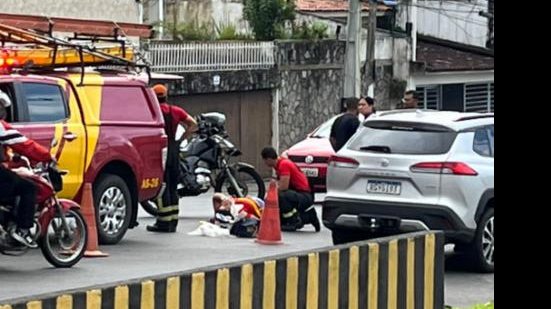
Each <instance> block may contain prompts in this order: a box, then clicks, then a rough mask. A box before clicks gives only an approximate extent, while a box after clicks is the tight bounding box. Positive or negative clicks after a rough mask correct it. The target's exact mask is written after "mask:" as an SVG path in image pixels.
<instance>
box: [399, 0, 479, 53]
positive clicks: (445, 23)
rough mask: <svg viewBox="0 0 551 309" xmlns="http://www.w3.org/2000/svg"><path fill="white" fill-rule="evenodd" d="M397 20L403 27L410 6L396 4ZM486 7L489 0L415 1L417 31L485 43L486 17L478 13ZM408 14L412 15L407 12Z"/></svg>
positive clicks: (470, 43)
mask: <svg viewBox="0 0 551 309" xmlns="http://www.w3.org/2000/svg"><path fill="white" fill-rule="evenodd" d="M398 9H399V13H398V14H397V17H396V20H397V23H398V25H400V26H401V27H402V28H403V29H405V23H406V21H407V19H408V15H409V14H412V11H411V6H408V5H400V6H398ZM479 11H485V12H487V11H488V0H479V1H476V2H467V1H456V2H452V1H431V0H418V1H417V32H418V33H420V34H424V35H429V36H433V37H437V38H441V39H445V40H450V41H454V42H460V43H464V44H469V45H474V46H480V47H485V46H486V41H487V39H488V35H489V31H488V19H487V18H485V17H482V16H479V15H478V12H479ZM409 17H411V16H409ZM410 19H411V18H410Z"/></svg>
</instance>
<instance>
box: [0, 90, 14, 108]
mask: <svg viewBox="0 0 551 309" xmlns="http://www.w3.org/2000/svg"><path fill="white" fill-rule="evenodd" d="M0 104H2V105H3V106H4V107H10V106H11V99H10V97H9V96H8V95H7V94H6V93H5V92H4V91H2V90H0Z"/></svg>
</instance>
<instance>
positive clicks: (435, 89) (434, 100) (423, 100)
mask: <svg viewBox="0 0 551 309" xmlns="http://www.w3.org/2000/svg"><path fill="white" fill-rule="evenodd" d="M415 92H416V93H417V95H418V96H419V107H423V108H425V109H434V110H440V109H441V108H442V105H441V104H440V98H441V96H440V92H441V87H440V86H436V85H434V86H422V87H417V89H415Z"/></svg>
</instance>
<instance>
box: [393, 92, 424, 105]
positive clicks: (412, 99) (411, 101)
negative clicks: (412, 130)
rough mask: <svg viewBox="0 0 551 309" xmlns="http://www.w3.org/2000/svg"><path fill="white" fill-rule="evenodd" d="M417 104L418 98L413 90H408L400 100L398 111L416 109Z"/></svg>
mask: <svg viewBox="0 0 551 309" xmlns="http://www.w3.org/2000/svg"><path fill="white" fill-rule="evenodd" d="M418 104H419V96H418V95H417V93H416V92H415V90H408V91H406V92H405V93H404V98H403V99H402V105H401V106H400V107H398V108H399V109H408V108H417V105H418Z"/></svg>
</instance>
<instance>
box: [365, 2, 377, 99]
mask: <svg viewBox="0 0 551 309" xmlns="http://www.w3.org/2000/svg"><path fill="white" fill-rule="evenodd" d="M376 39H377V1H376V0H369V27H368V29H367V48H366V58H365V82H366V83H367V86H368V89H370V91H368V92H370V93H369V95H370V96H372V97H375V77H376V76H375V44H376V42H377V40H376Z"/></svg>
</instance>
